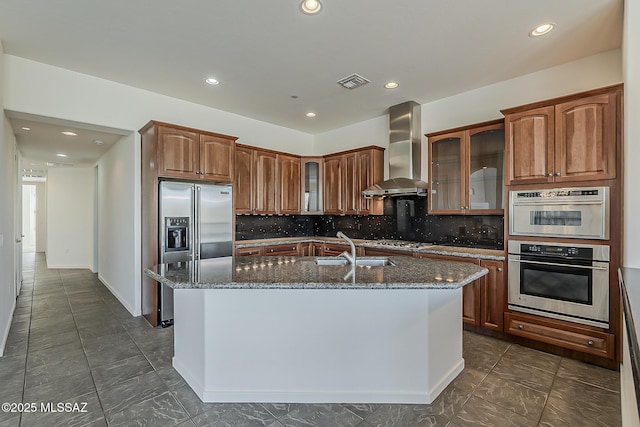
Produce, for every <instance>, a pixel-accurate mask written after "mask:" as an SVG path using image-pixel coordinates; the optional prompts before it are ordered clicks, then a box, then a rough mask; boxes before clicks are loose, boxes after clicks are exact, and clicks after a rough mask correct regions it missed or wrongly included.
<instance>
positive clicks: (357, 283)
mask: <svg viewBox="0 0 640 427" xmlns="http://www.w3.org/2000/svg"><path fill="white" fill-rule="evenodd" d="M368 258H369V259H374V258H376V257H368ZM317 259H318V258H316V257H250V258H249V257H228V258H216V259H209V260H203V261H198V262H194V263H191V262H187V263H180V264H175V265H174V264H162V265H158V266H155V267H152V268H150V269H146V270H145V273H146V274H148V275H149V276H151V277H152V278H153V279H155V280H158V281H160V282H161V283H163V284H165V285H167V286H170V287H172V288H173V289H174V318H175V325H174V342H175V355H174V359H173V366H174V368H175V369H176V370H177V371H178V372H179V373H180V375H182V377H183V378H184V379H185V381H186V382H187V383H188V384H189V385H190V386H191V388H192V389H193V390H194V391H195V393H196V394H197V395H198V396H199V397H200V399H202V400H203V401H205V402H274V403H275V402H290V403H431V402H432V401H433V400H434V399H435V398H436V397H437V396H438V394H440V392H441V391H442V390H443V389H444V388H445V387H446V386H447V385H448V384H449V383H450V382H451V381H452V380H453V379H454V378H455V377H456V376H457V375H458V374H459V373H460V372H461V371H462V369H463V368H464V360H463V359H462V287H463V286H464V285H466V284H468V283H471V282H472V281H474V280H476V279H478V278H480V277H482V276H483V275H485V274H486V273H487V269H485V268H482V267H479V266H476V265H472V264H467V263H459V262H445V261H436V260H430V259H415V258H409V257H402V256H399V257H389V258H388V260H389V261H390V265H385V266H379V267H375V266H359V267H351V266H350V265H317V264H316V260H317Z"/></svg>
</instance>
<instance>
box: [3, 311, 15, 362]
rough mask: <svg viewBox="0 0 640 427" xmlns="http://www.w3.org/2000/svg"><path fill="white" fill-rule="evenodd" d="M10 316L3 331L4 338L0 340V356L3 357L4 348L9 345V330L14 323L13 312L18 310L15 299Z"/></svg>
mask: <svg viewBox="0 0 640 427" xmlns="http://www.w3.org/2000/svg"><path fill="white" fill-rule="evenodd" d="M9 311H10V314H9V317H8V319H7V326H6V328H4V331H3V333H2V340H0V357H2V356H3V355H4V348H5V346H6V345H7V339H9V330H10V329H11V324H12V323H13V313H15V311H16V302H15V301H13V305H12V307H11V310H9Z"/></svg>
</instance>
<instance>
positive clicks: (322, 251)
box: [316, 243, 364, 256]
mask: <svg viewBox="0 0 640 427" xmlns="http://www.w3.org/2000/svg"><path fill="white" fill-rule="evenodd" d="M317 245H318V246H316V255H317V256H338V255H340V254H341V253H342V252H344V251H347V252H349V253H351V248H350V247H349V245H341V244H337V243H321V244H317ZM363 254H364V248H362V247H360V246H357V247H356V256H362V255H363Z"/></svg>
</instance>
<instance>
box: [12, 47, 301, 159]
mask: <svg viewBox="0 0 640 427" xmlns="http://www.w3.org/2000/svg"><path fill="white" fill-rule="evenodd" d="M4 72H5V73H6V75H5V77H4V90H5V109H7V110H11V111H16V112H22V113H29V114H36V115H40V116H44V117H55V118H58V119H64V120H72V121H76V122H81V123H89V124H95V125H100V126H108V127H112V128H116V129H127V130H131V131H137V130H138V129H140V128H141V127H142V126H144V125H145V124H146V123H147V122H148V121H149V120H159V121H164V122H169V123H175V124H180V125H183V126H189V127H194V128H197V129H203V130H210V131H213V132H218V133H223V134H227V135H233V136H237V137H239V140H238V142H240V143H243V144H248V145H254V146H257V147H264V148H271V149H274V150H283V151H290V152H293V153H296V154H312V153H313V137H312V136H311V135H309V134H306V133H303V132H299V131H295V130H292V129H288V128H285V127H282V126H276V125H273V124H270V123H266V122H261V121H258V120H254V119H250V118H247V117H243V116H240V115H237V114H232V113H227V112H225V111H221V110H217V109H215V108H210V107H205V106H203V105H199V104H194V103H192V102H187V101H182V100H179V99H176V98H171V97H168V96H165V95H160V94H157V93H153V92H149V91H146V90H142V89H137V88H134V87H131V86H126V85H123V84H120V83H115V82H112V81H109V80H104V79H100V78H98V77H93V76H89V75H86V74H81V73H77V72H74V71H69V70H65V69H63V68H58V67H53V66H51V65H46V64H42V63H39V62H35V61H30V60H28V59H24V58H20V57H16V56H11V55H5V58H4ZM203 89H204V88H203ZM136 138H137V139H138V140H139V136H136Z"/></svg>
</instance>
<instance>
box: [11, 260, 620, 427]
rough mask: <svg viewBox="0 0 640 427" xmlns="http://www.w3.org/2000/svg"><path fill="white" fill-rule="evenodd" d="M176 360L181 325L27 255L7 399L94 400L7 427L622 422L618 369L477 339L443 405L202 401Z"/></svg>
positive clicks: (14, 420) (14, 419)
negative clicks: (146, 315)
mask: <svg viewBox="0 0 640 427" xmlns="http://www.w3.org/2000/svg"><path fill="white" fill-rule="evenodd" d="M172 352H173V342H172V328H168V329H160V328H155V329H154V328H151V327H150V326H149V325H148V324H147V323H146V322H145V321H144V320H143V319H142V318H135V317H132V316H131V315H130V314H129V313H128V312H127V311H126V310H125V309H124V308H123V307H122V305H121V304H120V303H119V302H118V301H117V300H116V299H115V298H114V297H113V296H112V295H111V293H110V292H109V291H108V290H107V289H106V288H105V287H104V286H103V285H102V284H101V283H100V282H99V281H98V279H97V277H96V275H95V274H91V273H90V272H88V271H86V270H49V269H47V268H46V263H45V260H44V258H43V256H42V255H40V254H38V255H35V254H27V255H26V256H25V281H24V285H23V288H22V293H21V295H20V297H19V298H18V301H17V308H16V311H15V314H14V319H13V323H12V326H11V330H10V334H9V339H8V343H7V348H6V351H5V355H4V357H2V358H0V402H14V403H17V402H36V403H38V405H39V404H40V402H54V403H57V402H71V403H73V402H78V403H81V402H82V403H86V412H73V413H68V412H67V413H65V412H55V413H52V412H49V413H43V412H29V413H23V414H22V415H20V414H17V413H6V412H0V427H9V426H11V427H17V426H22V427H27V426H47V427H52V426H106V425H108V426H133V425H149V426H154V427H157V426H180V427H186V426H191V427H193V426H194V425H197V426H271V427H276V426H277V427H283V426H362V427H370V426H393V427H402V426H434V425H435V426H450V427H462V426H563V427H573V426H581V427H586V426H619V425H620V424H621V421H620V395H619V376H618V373H617V372H613V371H609V370H606V369H602V368H598V367H594V366H590V365H586V364H583V363H579V362H575V361H572V360H569V359H564V358H561V357H558V356H554V355H550V354H546V353H541V352H538V351H535V350H531V349H528V348H525V347H521V346H518V345H512V344H509V343H506V342H502V341H499V340H496V339H492V338H487V337H484V336H480V335H475V334H471V333H465V336H464V357H465V361H466V368H465V370H464V372H462V373H461V374H460V376H459V377H458V378H456V380H455V381H454V382H453V383H452V384H451V385H450V386H449V387H448V388H447V389H446V390H445V391H444V392H443V393H442V395H441V396H439V397H438V398H437V399H436V400H435V402H433V404H431V405H339V404H331V405H307V404H305V405H301V404H259V403H250V404H212V403H202V402H200V400H199V399H198V397H197V396H196V395H195V394H194V393H193V392H192V391H191V389H190V388H189V386H188V385H186V383H185V382H184V380H182V378H181V377H180V376H179V375H178V374H177V373H176V372H175V371H174V370H173V368H172V367H171V356H172Z"/></svg>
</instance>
